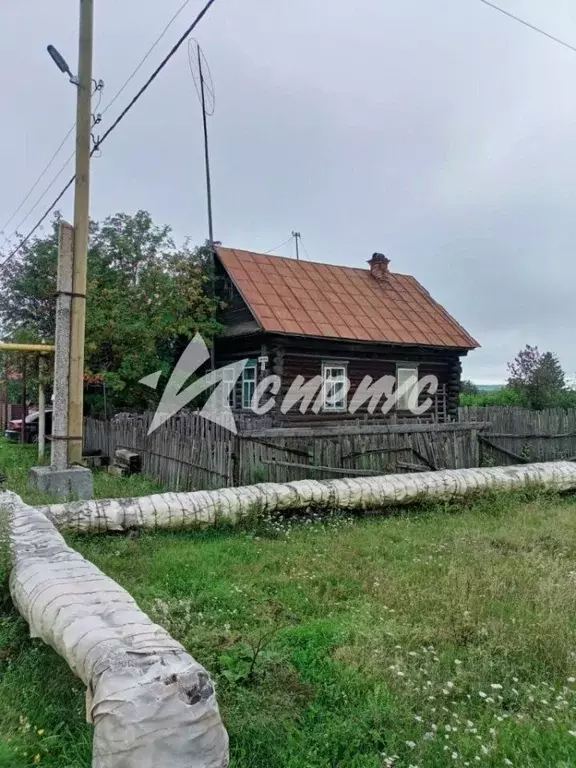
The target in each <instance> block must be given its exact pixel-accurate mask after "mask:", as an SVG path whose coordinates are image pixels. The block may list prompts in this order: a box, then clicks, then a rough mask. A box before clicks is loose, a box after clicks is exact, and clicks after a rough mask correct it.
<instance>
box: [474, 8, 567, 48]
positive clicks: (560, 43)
mask: <svg viewBox="0 0 576 768" xmlns="http://www.w3.org/2000/svg"><path fill="white" fill-rule="evenodd" d="M480 2H481V3H484V5H487V6H489V7H490V8H493V9H494V10H495V11H499V12H500V13H503V14H504V16H508V18H510V19H514V21H517V22H519V23H520V24H523V25H524V26H525V27H528V29H532V30H533V31H534V32H538V33H539V34H541V35H544V37H547V38H548V39H549V40H552V41H554V42H555V43H558V44H559V45H562V46H564V48H568V50H570V51H574V53H576V46H574V45H570V43H567V42H565V41H564V40H560V38H559V37H554V35H551V34H550V33H549V32H546V31H544V30H543V29H540V27H536V26H534V24H530V22H528V21H525V20H524V19H521V18H520V17H519V16H515V15H514V14H513V13H510V11H505V10H504V8H500V6H499V5H495V4H494V3H491V2H490V0H480Z"/></svg>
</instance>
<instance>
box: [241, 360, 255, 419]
mask: <svg viewBox="0 0 576 768" xmlns="http://www.w3.org/2000/svg"><path fill="white" fill-rule="evenodd" d="M248 371H250V373H251V374H252V372H253V373H254V378H248V377H247V376H246V373H247V372H248ZM250 385H252V392H251V394H250V397H249V398H248V404H246V391H247V389H246V388H247V387H248V391H250ZM257 386H258V363H257V362H256V361H255V360H249V361H248V363H246V365H245V366H244V370H243V371H242V409H243V410H250V409H251V408H252V400H253V399H254V393H255V392H256V387H257Z"/></svg>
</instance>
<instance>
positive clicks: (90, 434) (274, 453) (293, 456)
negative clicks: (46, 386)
mask: <svg viewBox="0 0 576 768" xmlns="http://www.w3.org/2000/svg"><path fill="white" fill-rule="evenodd" d="M459 417H460V420H459V421H457V422H451V423H439V424H434V423H432V424H431V423H416V422H414V421H406V422H404V423H402V422H400V421H399V420H398V419H394V418H392V419H391V420H390V422H388V423H370V422H357V423H355V424H350V423H347V424H339V425H336V426H332V425H330V426H322V425H318V424H314V425H313V426H291V427H275V426H272V422H270V421H269V420H267V419H266V418H264V419H259V420H257V421H254V419H248V418H244V419H242V418H240V419H239V421H238V423H239V433H238V434H237V435H234V434H232V433H231V432H229V431H227V430H225V429H224V428H222V427H219V426H217V425H215V424H212V423H211V422H209V421H207V420H205V419H203V418H202V417H200V416H199V415H198V414H197V413H181V414H179V415H178V416H176V417H174V418H172V419H171V420H170V421H169V422H167V423H166V424H165V425H164V426H163V427H161V428H160V429H158V430H156V431H155V432H153V433H152V434H151V435H149V434H148V431H149V428H150V424H151V422H152V418H153V414H152V413H143V414H121V415H119V416H116V417H115V418H114V419H112V420H110V421H97V420H94V419H87V421H86V429H85V447H86V448H87V449H91V450H100V451H102V453H103V454H105V455H108V456H113V455H114V451H115V450H116V449H118V448H128V449H130V450H133V451H136V452H138V453H140V454H141V456H142V470H143V472H145V473H146V474H147V475H150V476H152V477H156V478H158V479H159V480H160V481H161V482H162V483H163V484H164V485H165V486H166V487H167V488H168V489H169V490H171V491H183V490H190V489H194V488H197V489H204V488H206V489H207V488H222V487H229V486H234V485H247V484H250V483H255V482H268V481H270V482H287V481H291V480H302V479H305V478H316V479H319V480H321V479H327V478H334V477H361V476H370V475H379V474H386V473H391V472H421V471H426V470H434V469H459V468H465V467H478V466H486V465H509V464H521V463H528V462H530V461H554V460H557V459H573V460H576V410H568V411H566V410H560V409H553V410H549V411H529V410H526V409H522V408H460V412H459Z"/></svg>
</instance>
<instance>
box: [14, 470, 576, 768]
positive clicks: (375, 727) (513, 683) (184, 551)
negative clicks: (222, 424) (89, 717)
mask: <svg viewBox="0 0 576 768" xmlns="http://www.w3.org/2000/svg"><path fill="white" fill-rule="evenodd" d="M0 466H1V463H0ZM575 514H576V500H575V499H574V498H572V497H564V498H561V497H555V496H544V495H542V496H532V497H527V496H501V497H492V498H487V499H483V500H479V501H476V502H474V503H470V504H468V505H460V506H446V507H434V508H430V509H420V510H417V511H412V512H411V513H410V514H406V515H402V516H398V517H390V518H372V519H367V520H358V519H349V518H345V517H338V516H334V517H332V518H330V519H328V520H325V521H324V522H319V521H317V520H298V519H294V520H288V521H278V520H269V521H265V522H263V523H262V524H261V525H259V526H258V527H257V528H256V529H253V530H244V531H242V530H236V531H232V530H213V531H207V532H203V533H200V532H190V533H165V534H153V535H152V534H151V535H142V536H140V537H136V538H126V537H119V536H113V537H73V538H72V539H71V543H72V545H73V546H75V547H76V548H77V549H79V550H80V551H81V552H83V554H84V555H85V556H86V557H88V558H89V559H91V560H92V561H93V562H95V563H96V564H97V565H98V566H99V567H100V568H102V569H103V570H104V571H105V572H106V573H107V574H109V575H110V576H111V577H113V578H115V579H116V580H117V581H118V582H119V583H121V584H122V585H124V586H125V587H126V588H127V589H129V590H130V591H131V593H132V594H133V595H134V596H135V598H136V599H137V601H138V602H139V604H140V605H141V606H142V608H143V609H144V610H146V611H148V612H149V613H150V614H151V615H152V616H153V617H154V618H155V619H156V620H157V621H159V622H160V623H162V624H164V625H165V626H166V627H167V628H168V629H169V630H170V631H171V632H172V633H173V635H174V636H175V637H177V638H178V639H179V640H180V641H181V642H182V643H183V644H184V645H185V646H186V647H187V648H188V649H189V651H190V652H191V653H192V654H193V655H194V656H195V657H196V658H197V659H198V660H199V661H200V662H202V663H203V664H204V665H205V666H206V667H207V668H208V669H209V670H210V672H211V673H212V674H213V675H214V677H215V679H216V683H217V690H218V697H219V702H220V706H221V710H222V714H223V717H224V720H225V723H226V726H227V728H228V730H229V733H230V738H231V765H232V766H233V768H335V767H340V766H342V767H346V768H382V767H383V766H389V765H394V766H397V767H401V768H409V766H419V768H441V767H444V766H452V765H454V766H465V765H471V766H474V765H483V766H505V765H509V764H511V765H514V766H518V767H521V768H531V767H534V768H542V767H546V766H550V767H554V768H568V767H569V766H575V765H576V565H575V560H576V519H575ZM2 606H3V607H2V613H1V615H0V737H1V739H3V741H0V767H2V768H3V767H4V766H10V767H12V766H14V767H16V766H28V765H33V764H34V757H35V755H39V758H38V759H40V762H41V764H42V765H48V766H54V767H56V766H58V768H88V766H89V765H90V729H89V727H88V726H86V725H85V724H83V692H82V690H81V688H82V686H81V684H79V683H78V682H77V681H76V680H75V678H74V677H73V675H72V673H71V672H69V670H68V669H67V667H66V665H65V663H64V662H63V661H61V660H60V659H59V658H58V657H57V656H56V655H55V654H54V653H53V652H52V651H51V650H50V649H48V648H45V647H44V646H43V645H42V644H41V643H38V642H36V641H30V640H28V639H27V636H26V626H25V624H24V622H23V621H22V620H21V619H19V618H17V617H16V616H15V614H14V611H13V610H12V609H11V608H10V605H9V601H7V600H4V603H3V604H2ZM259 644H261V645H262V651H261V652H260V653H259V654H258V655H257V658H256V663H255V665H254V669H253V674H252V675H250V674H249V673H250V668H251V662H252V661H253V656H254V653H253V651H252V650H251V648H254V647H257V646H258V645H259ZM38 730H40V731H42V733H41V734H39V733H38ZM15 749H17V750H18V751H17V752H15V751H14V750H15ZM24 753H26V755H25V754H24ZM18 760H20V762H18ZM3 761H4V762H3ZM506 761H509V763H507V762H506Z"/></svg>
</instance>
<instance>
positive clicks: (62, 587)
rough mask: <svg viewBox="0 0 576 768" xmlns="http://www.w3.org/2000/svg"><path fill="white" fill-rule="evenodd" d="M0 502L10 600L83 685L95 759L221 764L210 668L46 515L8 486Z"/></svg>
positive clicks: (144, 767)
mask: <svg viewBox="0 0 576 768" xmlns="http://www.w3.org/2000/svg"><path fill="white" fill-rule="evenodd" d="M0 511H1V512H2V513H3V514H4V515H5V514H6V513H7V514H8V517H9V518H10V519H11V536H10V544H11V550H12V560H13V567H12V572H11V577H10V592H11V594H12V598H13V600H14V603H15V604H16V607H17V608H18V610H19V612H20V613H21V614H22V616H23V617H24V618H25V619H26V621H27V622H28V624H29V626H30V633H31V636H32V637H39V638H41V639H42V640H43V641H44V642H45V643H47V644H48V645H50V646H52V647H53V648H54V649H55V650H56V651H57V652H58V653H59V654H60V655H61V656H63V657H64V659H65V660H66V661H67V662H68V664H69V665H70V668H71V669H72V670H73V671H74V673H75V674H76V675H77V676H78V677H79V678H80V679H81V680H82V681H83V683H84V684H85V686H86V709H87V719H88V721H89V722H91V723H93V725H94V748H93V762H92V766H93V768H158V766H168V767H169V768H226V766H227V765H228V736H227V733H226V730H225V729H224V726H223V724H222V721H221V719H220V713H219V710H218V705H217V702H216V695H215V692H214V686H213V684H212V682H211V680H210V677H209V675H208V673H207V672H206V670H205V669H204V668H203V667H201V666H200V664H198V662H196V661H195V660H194V659H193V658H192V657H191V656H190V655H189V654H188V653H187V652H186V651H185V649H184V648H183V647H182V646H181V645H180V643H178V642H176V641H175V640H174V639H173V638H172V637H170V635H169V634H168V633H167V632H166V631H165V630H164V629H163V628H162V627H160V626H158V625H156V624H154V623H153V622H152V621H151V620H150V619H149V618H148V616H146V614H144V613H143V612H142V611H141V610H140V609H139V608H138V606H137V604H136V603H135V601H134V600H133V598H132V597H131V596H130V595H129V594H128V592H126V590H124V589H122V587H120V586H119V585H118V584H116V582H114V581H113V580H112V579H110V578H108V577H107V576H105V575H104V574H103V573H102V572H101V571H100V570H98V568H96V566H94V565H92V563H90V562H88V561H87V560H85V559H84V558H83V557H82V556H81V555H80V554H79V553H78V552H75V551H74V550H73V549H71V548H70V547H68V546H67V545H66V542H65V541H64V539H63V538H62V536H61V535H60V534H59V533H58V531H57V530H56V529H55V528H54V526H53V524H52V523H51V522H50V521H49V520H48V519H47V518H46V516H45V515H43V514H42V513H41V512H39V511H38V510H37V509H34V508H32V507H29V506H27V505H25V504H24V503H23V502H22V501H21V500H20V498H19V497H18V496H16V495H15V494H13V493H8V492H6V493H0ZM47 695H49V694H47Z"/></svg>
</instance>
